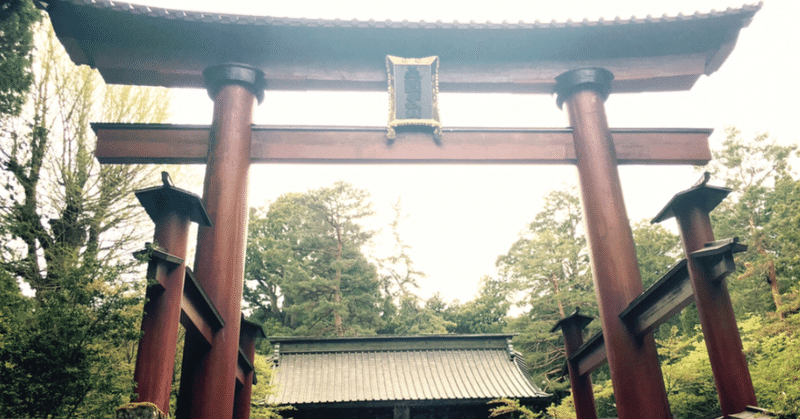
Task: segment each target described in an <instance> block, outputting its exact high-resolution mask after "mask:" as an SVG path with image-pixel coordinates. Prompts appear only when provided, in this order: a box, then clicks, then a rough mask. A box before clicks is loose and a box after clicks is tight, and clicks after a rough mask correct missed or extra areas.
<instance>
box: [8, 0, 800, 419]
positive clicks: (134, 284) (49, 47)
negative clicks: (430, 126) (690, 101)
mask: <svg viewBox="0 0 800 419" xmlns="http://www.w3.org/2000/svg"><path fill="white" fill-rule="evenodd" d="M2 7H3V8H2V9H0V19H2V20H1V21H0V25H2V26H0V31H2V33H3V35H4V36H3V37H2V42H0V48H1V49H0V53H2V57H3V61H2V62H1V63H0V69H1V70H2V71H1V72H0V74H2V76H3V77H2V79H0V80H2V84H0V106H2V108H0V111H1V112H2V120H0V121H1V122H2V132H0V141H2V154H1V155H0V168H2V173H0V176H1V178H0V180H2V182H0V183H1V184H2V185H3V189H2V191H0V197H2V203H1V204H0V209H1V211H2V213H0V217H1V218H0V234H2V235H3V240H2V243H3V244H2V248H1V251H2V259H0V416H3V417H9V418H17V417H19V418H27V417H30V418H34V417H36V418H38V417H102V416H106V417H108V416H110V415H111V412H112V411H113V409H114V408H115V407H117V406H119V405H120V404H122V403H124V402H126V401H128V399H129V398H130V396H131V393H132V389H133V383H132V382H131V380H132V368H133V361H134V359H135V348H136V342H137V339H138V337H139V332H138V330H139V329H138V322H139V320H140V318H141V310H142V302H143V301H142V299H143V295H144V287H145V285H146V284H145V282H144V280H143V276H144V275H143V274H142V264H141V263H139V262H138V261H136V260H133V259H131V258H130V256H129V255H130V253H131V252H132V251H134V250H138V249H139V248H141V246H142V244H143V243H144V242H145V241H147V240H149V238H150V237H151V233H150V231H149V230H150V229H151V226H150V225H149V224H148V223H149V221H148V220H147V219H146V216H144V214H143V211H141V209H140V208H139V205H138V203H136V202H135V200H134V199H133V196H132V194H131V193H130V192H131V191H133V190H135V189H138V188H141V187H145V186H151V185H152V184H154V183H156V182H155V181H156V180H157V179H159V178H160V177H159V176H158V175H157V172H158V171H160V170H162V169H163V168H161V167H158V168H156V167H147V166H99V165H98V164H97V162H96V161H95V160H94V159H93V157H92V155H93V154H92V152H93V147H94V137H93V135H92V132H91V130H90V129H89V127H88V123H89V122H90V121H97V120H104V121H119V122H163V121H167V120H168V119H167V118H168V117H169V115H168V112H169V101H170V94H169V92H167V91H165V90H159V89H141V88H132V87H118V86H113V87H112V86H105V85H104V84H103V83H102V81H101V79H100V77H99V76H98V75H97V74H96V73H95V72H93V71H92V70H90V69H88V68H85V67H81V68H76V67H74V66H73V65H72V64H71V63H70V62H69V60H68V59H67V58H66V56H65V54H64V52H63V50H62V49H61V46H60V44H59V43H58V42H57V40H55V39H54V37H53V35H52V32H51V31H50V30H49V29H48V23H47V21H46V18H43V17H42V16H40V15H39V13H38V12H37V11H35V10H34V9H33V7H32V5H31V4H30V3H29V2H28V1H24V0H19V1H11V2H7V3H5V4H4V5H3V6H2ZM31 28H33V29H31ZM786 144H791V142H788V143H787V142H786V141H782V142H780V143H779V142H777V141H776V140H775V139H773V138H771V137H770V136H768V135H766V134H762V135H756V136H743V135H742V134H741V133H740V132H739V131H737V130H736V129H735V128H729V129H728V130H727V132H726V136H725V138H724V140H722V141H721V142H720V143H718V144H715V145H714V147H715V151H714V157H715V158H714V161H713V163H712V164H711V165H709V166H708V167H706V168H704V169H703V170H708V171H710V172H711V173H712V174H713V178H714V179H715V182H716V183H718V184H724V185H725V186H727V187H730V188H731V189H732V190H733V192H732V194H731V196H730V197H729V198H728V199H727V200H726V201H725V202H724V203H723V204H722V205H721V206H720V207H719V208H718V209H716V210H715V211H714V213H713V223H714V226H715V233H716V236H717V237H718V238H726V237H733V236H738V237H740V239H741V241H742V242H743V243H746V244H748V245H749V248H748V251H747V252H745V253H743V254H741V255H739V256H738V257H737V272H736V273H734V274H732V275H731V276H730V277H729V278H728V281H729V282H728V283H729V290H730V292H731V295H732V299H733V301H734V307H735V310H736V314H737V319H738V321H739V324H740V328H741V332H742V339H743V342H744V344H745V351H746V355H747V358H748V361H749V364H750V368H751V375H752V376H753V381H754V384H755V387H756V389H757V392H758V394H757V396H758V400H759V402H760V405H761V406H762V407H765V408H768V409H771V410H774V411H777V412H781V413H782V414H784V415H786V416H787V417H798V415H800V410H799V409H800V385H798V376H800V354H798V353H797V351H793V350H792V348H796V347H798V345H800V336H799V335H798V332H800V314H799V313H800V283H799V282H798V269H800V181H798V176H797V174H796V172H795V171H794V170H793V168H792V167H791V162H792V158H793V156H795V154H796V147H795V146H793V145H786ZM168 169H169V170H170V171H171V172H173V174H174V175H175V178H176V179H177V183H178V185H179V186H180V185H181V181H182V180H183V181H185V182H188V183H191V182H192V181H193V175H192V174H191V173H188V172H182V171H181V169H180V168H168ZM698 176H699V173H698ZM686 186H687V187H688V186H689V185H686ZM676 192H677V191H676ZM373 213H374V211H373V209H372V203H371V201H370V198H369V194H368V193H367V191H365V190H363V189H360V188H359V187H358V185H355V184H348V183H344V182H337V183H332V184H331V185H329V186H325V187H321V188H316V189H312V190H308V191H297V192H294V193H286V194H284V195H282V196H280V197H279V198H277V199H275V200H274V201H272V202H270V203H269V204H268V205H264V206H262V207H260V208H253V209H252V210H251V216H250V226H249V227H250V228H249V237H248V251H247V262H246V280H247V288H246V295H245V301H244V306H245V308H246V312H247V313H248V315H249V317H250V319H251V320H253V321H256V322H259V323H261V324H263V325H264V328H265V330H266V331H267V333H268V334H269V335H311V336H334V335H355V334H362V335H364V334H366V335H369V334H425V333H499V332H510V333H518V334H519V335H518V336H517V337H516V338H515V339H514V346H515V348H516V349H517V350H520V351H522V352H523V354H524V355H525V357H526V360H527V362H528V365H529V366H530V367H531V369H532V372H533V373H534V376H535V382H536V383H537V384H538V385H540V386H541V387H542V388H544V389H545V390H547V391H548V392H552V393H553V394H555V395H556V400H555V402H554V404H553V406H551V407H550V408H549V409H548V411H547V412H546V413H543V414H546V415H548V416H549V417H558V418H567V417H571V416H570V415H571V414H572V413H570V412H571V410H570V409H571V407H570V403H571V399H570V398H569V397H566V396H568V383H566V382H565V381H564V379H563V378H562V377H561V370H562V368H563V363H564V353H563V345H562V343H561V341H560V337H559V336H558V334H553V333H550V332H549V330H550V328H551V327H552V325H553V324H555V322H556V321H557V320H558V319H560V318H562V317H563V316H564V315H568V314H570V313H571V312H572V311H573V310H574V309H575V308H576V307H580V308H581V312H582V313H584V314H589V315H594V316H596V315H597V309H596V301H595V298H594V292H593V284H592V280H591V273H590V270H589V264H588V254H587V249H586V240H585V237H584V233H583V229H582V227H581V221H580V220H581V206H580V202H579V199H578V197H577V193H576V191H575V190H574V188H570V187H563V188H559V189H558V190H554V191H552V192H550V193H549V194H547V195H546V196H545V198H544V204H543V207H542V208H541V210H540V211H539V212H538V213H536V214H535V215H534V216H533V217H532V221H530V222H529V223H528V224H527V225H525V226H520V227H521V232H520V235H519V238H518V240H517V241H515V242H513V243H510V245H509V248H508V250H507V252H505V253H504V254H502V255H500V256H499V257H498V259H497V263H496V272H495V273H494V274H493V275H486V276H483V277H482V278H481V279H480V289H479V292H478V293H477V295H476V296H475V297H474V298H473V299H470V300H467V301H463V302H462V301H457V300H449V299H448V298H447V297H445V296H442V295H439V294H434V295H432V296H426V297H423V296H421V295H420V293H419V292H418V287H419V285H420V283H421V282H423V281H427V280H428V278H427V277H426V276H425V274H424V273H423V272H420V271H419V270H417V269H416V268H415V265H414V262H413V260H412V258H411V256H410V255H409V246H408V245H407V244H406V243H405V242H404V240H403V237H402V236H401V234H400V231H401V229H400V226H401V225H402V223H403V222H404V220H405V219H407V217H408V216H409V215H407V214H405V213H404V212H403V208H402V205H401V203H400V202H398V203H397V204H396V205H395V212H394V214H393V217H391V216H390V218H391V219H393V221H392V222H390V223H389V224H388V225H386V226H384V228H385V230H386V231H389V232H391V234H392V237H393V238H394V240H393V243H394V245H393V249H391V251H389V252H386V254H383V255H377V254H373V253H370V252H369V250H370V249H371V248H370V246H368V244H369V243H370V241H371V240H372V238H373V237H374V235H375V228H374V227H373V226H369V227H368V225H369V223H367V222H366V221H367V220H368V219H369V217H371V216H372V215H373ZM412 215H413V214H412ZM632 228H633V233H634V238H635V241H636V244H637V253H638V255H639V259H640V266H641V270H642V274H643V278H644V281H645V285H646V286H647V285H649V284H651V283H652V282H654V281H655V280H657V279H658V278H659V277H660V276H661V275H662V274H663V273H664V272H666V270H667V269H668V268H669V267H670V266H671V265H672V264H673V263H674V262H675V261H676V260H677V259H678V258H680V257H681V249H680V247H679V244H678V238H677V237H676V236H675V235H674V234H673V233H672V232H671V230H669V229H666V228H664V227H661V226H653V225H650V224H649V223H646V222H640V221H637V222H635V223H634V224H633V226H632ZM595 323H596V322H595ZM595 323H593V324H592V325H590V326H589V328H588V330H587V334H588V333H593V332H595V331H597V330H598V328H599V326H598V325H597V324H595ZM656 338H657V341H658V343H659V354H660V357H661V361H662V370H663V372H664V379H665V385H666V387H667V389H668V392H669V396H670V405H671V406H672V408H673V411H674V412H675V414H676V417H702V416H704V415H707V414H710V413H712V412H714V411H716V410H718V408H719V407H718V402H717V400H716V394H715V392H714V384H713V379H712V377H711V372H710V366H709V365H708V361H707V355H706V354H705V346H704V344H703V341H702V333H701V332H700V330H699V326H698V320H697V314H696V311H695V310H694V309H693V307H691V306H690V307H689V308H687V309H685V310H684V311H683V312H682V313H681V314H680V315H679V316H676V317H674V318H673V319H672V320H671V321H670V322H668V323H667V324H665V325H663V326H662V327H661V328H660V329H659V330H658V331H657V332H656ZM259 350H260V358H259V364H260V365H261V366H262V368H261V370H262V372H264V373H268V369H266V368H265V365H266V363H265V358H264V356H266V355H268V353H269V347H268V345H263V346H262V347H260V348H259ZM593 380H594V382H595V383H596V392H597V394H596V397H597V400H598V409H599V411H600V412H599V413H600V415H601V416H614V415H615V412H614V402H613V394H612V392H611V386H610V383H609V382H608V372H607V370H603V369H601V370H599V371H597V372H596V373H595V374H594V376H593ZM265 381H267V380H262V382H265ZM176 383H177V377H176ZM258 387H259V388H258V392H257V397H256V398H255V399H254V417H258V416H259V415H260V416H261V417H268V416H269V415H272V413H270V411H269V409H268V408H266V407H265V406H263V399H264V397H265V394H266V392H268V391H269V388H268V386H267V385H262V386H258Z"/></svg>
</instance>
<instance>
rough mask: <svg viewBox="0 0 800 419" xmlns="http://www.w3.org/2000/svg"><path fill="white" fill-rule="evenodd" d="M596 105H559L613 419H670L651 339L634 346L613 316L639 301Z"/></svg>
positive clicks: (588, 101)
mask: <svg viewBox="0 0 800 419" xmlns="http://www.w3.org/2000/svg"><path fill="white" fill-rule="evenodd" d="M603 100H604V99H603V97H601V95H600V94H598V93H597V92H595V91H593V90H590V89H583V90H581V89H578V90H576V91H575V92H574V93H572V94H571V95H570V96H568V97H566V98H565V102H564V103H565V104H566V106H567V110H568V113H569V120H570V123H571V125H572V127H573V136H574V139H575V154H576V156H577V160H578V163H577V166H578V174H579V178H580V183H581V198H582V199H581V200H582V202H583V209H584V214H585V215H584V217H585V220H586V222H585V225H586V229H587V236H588V238H589V248H590V256H591V262H592V272H593V274H594V275H593V276H594V284H595V291H596V293H597V300H598V306H599V309H600V317H601V319H602V326H603V336H604V338H605V347H606V353H607V357H608V363H609V367H610V369H611V381H612V384H613V386H614V395H615V398H616V401H617V412H618V413H619V417H620V419H634V418H636V419H639V418H657V419H667V418H671V417H672V415H671V414H670V410H669V403H668V401H667V393H666V390H665V388H664V382H663V380H662V378H661V377H662V376H661V367H660V365H659V362H658V354H657V352H656V346H655V340H654V339H653V336H652V335H647V336H644V337H643V338H641V339H639V338H637V337H636V336H635V335H634V334H633V333H631V332H630V331H629V330H628V328H627V327H626V326H625V325H624V324H623V323H622V320H621V319H620V318H619V314H620V313H621V312H622V311H623V310H624V309H625V308H626V307H627V306H628V304H629V303H630V302H631V301H633V300H634V299H635V298H636V297H637V296H638V295H639V294H641V293H642V288H643V287H642V280H641V274H640V272H639V266H638V262H637V259H636V249H635V247H634V243H633V236H632V234H631V229H630V224H629V220H628V216H627V212H626V210H625V204H624V200H623V197H622V188H621V186H620V180H619V171H618V169H617V159H616V155H615V150H614V143H613V140H612V138H611V132H610V131H609V129H608V122H607V120H606V115H605V107H604V105H603Z"/></svg>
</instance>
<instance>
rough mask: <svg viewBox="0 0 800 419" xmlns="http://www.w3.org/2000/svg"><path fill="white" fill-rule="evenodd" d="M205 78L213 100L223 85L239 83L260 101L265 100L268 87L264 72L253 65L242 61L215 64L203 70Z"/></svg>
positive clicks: (209, 94)
mask: <svg viewBox="0 0 800 419" xmlns="http://www.w3.org/2000/svg"><path fill="white" fill-rule="evenodd" d="M203 78H204V79H205V84H206V90H208V96H210V97H211V99H212V100H213V99H214V98H215V97H216V96H217V93H219V90H220V89H221V88H222V87H223V86H226V85H229V84H238V85H240V86H242V87H244V88H245V89H247V90H249V91H250V93H252V94H253V96H255V97H256V99H258V103H261V102H263V101H264V89H265V88H266V81H265V80H264V72H263V71H261V70H260V69H258V68H257V67H253V66H252V65H248V64H241V63H224V64H219V65H214V66H211V67H208V68H206V69H205V70H203Z"/></svg>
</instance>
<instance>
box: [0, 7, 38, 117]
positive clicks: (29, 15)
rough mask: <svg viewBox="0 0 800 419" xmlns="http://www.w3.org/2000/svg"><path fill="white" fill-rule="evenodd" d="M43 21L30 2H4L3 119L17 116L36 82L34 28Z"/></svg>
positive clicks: (0, 46)
mask: <svg viewBox="0 0 800 419" xmlns="http://www.w3.org/2000/svg"><path fill="white" fill-rule="evenodd" d="M39 19H41V15H40V14H39V12H38V11H37V10H36V9H35V8H34V7H33V3H32V2H31V1H30V0H5V1H3V2H0V118H1V117H3V116H17V115H19V112H20V110H22V105H23V104H24V103H25V99H26V94H27V93H28V90H29V88H30V86H31V83H32V82H33V74H32V73H31V50H32V48H33V26H34V23H36V22H37V21H39Z"/></svg>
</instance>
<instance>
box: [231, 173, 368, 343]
mask: <svg viewBox="0 0 800 419" xmlns="http://www.w3.org/2000/svg"><path fill="white" fill-rule="evenodd" d="M371 214H372V211H371V209H370V205H369V203H368V202H367V194H366V192H364V191H363V190H360V189H356V188H354V187H353V186H351V185H348V184H345V183H341V182H339V183H335V184H334V185H333V186H332V187H330V188H321V189H318V190H314V191H309V192H308V193H305V194H286V195H283V196H281V197H280V198H278V200H277V201H276V202H274V203H273V204H272V205H271V206H270V208H269V210H268V211H266V212H265V211H263V210H261V211H253V212H251V217H250V229H249V233H248V234H249V237H248V250H247V260H246V264H245V280H246V282H247V289H246V291H245V301H246V302H247V303H248V304H249V305H251V306H252V307H254V308H256V313H255V314H254V317H255V318H256V319H258V320H259V321H261V319H263V321H266V320H267V319H274V320H275V321H277V322H278V323H279V324H280V325H282V326H283V328H284V329H282V330H291V333H293V334H298V335H308V336H325V335H338V336H342V335H355V334H372V333H375V331H376V330H378V329H379V328H380V326H381V319H380V310H381V306H380V304H381V295H380V289H379V285H380V282H379V280H378V276H377V271H376V268H375V266H374V265H373V264H371V263H370V262H369V261H368V260H367V258H366V256H365V255H364V254H363V253H362V251H361V247H362V246H363V245H364V244H365V243H366V242H367V240H369V239H370V237H371V236H372V232H370V231H366V230H363V229H362V227H361V226H360V225H359V224H358V223H357V221H359V220H361V219H363V218H365V217H367V216H369V215H371Z"/></svg>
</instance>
